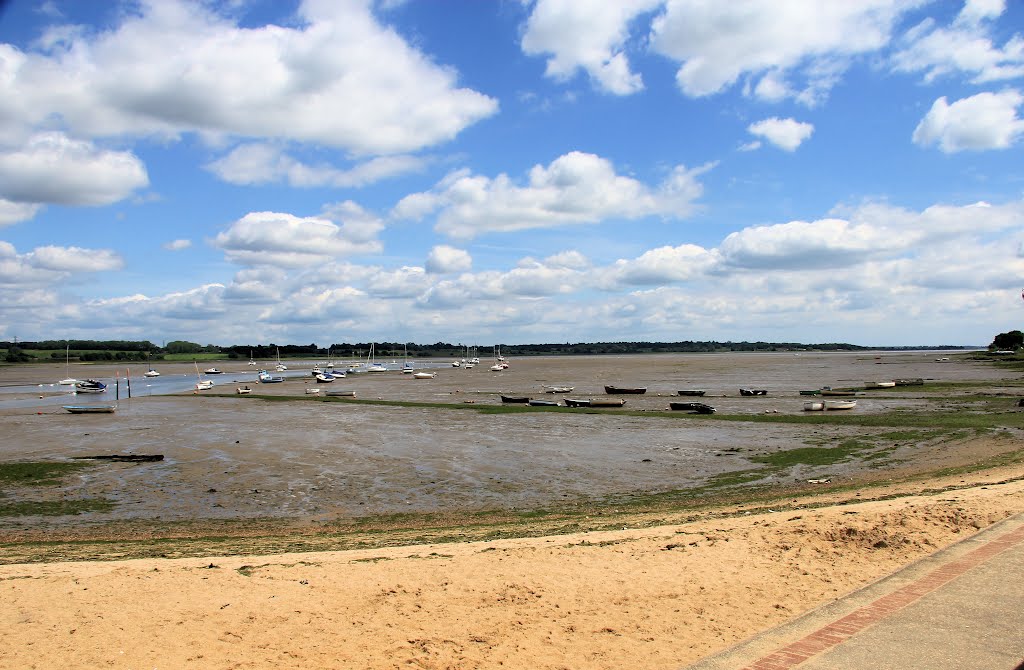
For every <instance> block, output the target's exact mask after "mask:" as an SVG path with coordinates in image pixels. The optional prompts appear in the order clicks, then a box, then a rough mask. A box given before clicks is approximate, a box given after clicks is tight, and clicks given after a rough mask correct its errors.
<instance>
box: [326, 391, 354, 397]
mask: <svg viewBox="0 0 1024 670" xmlns="http://www.w3.org/2000/svg"><path fill="white" fill-rule="evenodd" d="M327 395H329V396H333V397H336V398H337V397H342V398H355V397H356V392H355V391H352V390H345V391H341V390H338V391H328V392H327Z"/></svg>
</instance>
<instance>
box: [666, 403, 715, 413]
mask: <svg viewBox="0 0 1024 670" xmlns="http://www.w3.org/2000/svg"><path fill="white" fill-rule="evenodd" d="M668 407H669V409H671V410H676V411H684V412H696V413H697V414H714V413H715V408H714V407H712V406H711V405H708V404H705V403H702V402H670V403H669V404H668Z"/></svg>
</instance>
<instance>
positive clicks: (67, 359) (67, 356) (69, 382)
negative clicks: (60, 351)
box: [57, 344, 78, 386]
mask: <svg viewBox="0 0 1024 670" xmlns="http://www.w3.org/2000/svg"><path fill="white" fill-rule="evenodd" d="M64 374H66V375H67V377H65V378H64V379H61V380H60V381H59V382H57V383H58V384H60V385H61V386H74V385H75V384H77V383H78V380H77V379H72V377H71V345H70V344H69V345H68V346H67V347H66V348H65V349H64Z"/></svg>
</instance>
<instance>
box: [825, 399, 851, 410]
mask: <svg viewBox="0 0 1024 670" xmlns="http://www.w3.org/2000/svg"><path fill="white" fill-rule="evenodd" d="M824 404H825V409H853V408H854V407H856V406H857V401H856V400H826V401H825V402H824Z"/></svg>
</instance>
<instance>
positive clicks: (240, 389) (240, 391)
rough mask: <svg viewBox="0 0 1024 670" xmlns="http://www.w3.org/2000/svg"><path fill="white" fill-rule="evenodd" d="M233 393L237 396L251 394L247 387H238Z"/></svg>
mask: <svg viewBox="0 0 1024 670" xmlns="http://www.w3.org/2000/svg"><path fill="white" fill-rule="evenodd" d="M235 393H237V394H238V395H249V394H250V393H252V389H251V388H249V387H248V386H239V387H238V388H236V389H235Z"/></svg>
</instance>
